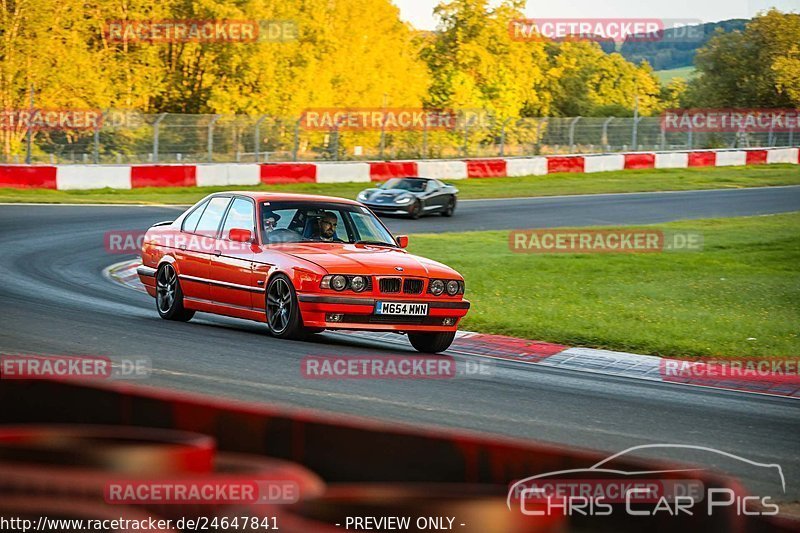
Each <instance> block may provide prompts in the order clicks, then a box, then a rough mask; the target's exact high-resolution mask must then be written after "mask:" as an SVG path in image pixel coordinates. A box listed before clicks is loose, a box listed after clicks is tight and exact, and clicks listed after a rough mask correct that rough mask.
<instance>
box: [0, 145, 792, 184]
mask: <svg viewBox="0 0 800 533" xmlns="http://www.w3.org/2000/svg"><path fill="white" fill-rule="evenodd" d="M799 152H800V151H799V150H798V149H797V148H768V149H767V148H762V149H755V150H697V151H692V152H636V153H629V154H598V155H558V156H536V157H518V158H517V157H510V158H502V157H494V158H477V159H464V160H458V159H444V160H427V161H368V162H327V161H326V162H308V163H216V164H213V163H210V164H198V165H32V166H28V165H0V187H13V188H36V189H58V190H76V189H101V188H105V187H110V188H112V189H132V188H137V187H205V186H226V187H227V186H236V185H258V184H259V183H264V184H275V183H346V182H363V183H369V182H373V181H384V180H387V179H390V178H394V177H401V176H425V177H429V178H438V179H447V180H454V179H464V178H499V177H519V176H540V175H544V174H554V173H557V172H576V173H592V172H609V171H615V170H635V169H648V168H689V167H726V166H739V165H765V164H775V163H791V164H800V153H799Z"/></svg>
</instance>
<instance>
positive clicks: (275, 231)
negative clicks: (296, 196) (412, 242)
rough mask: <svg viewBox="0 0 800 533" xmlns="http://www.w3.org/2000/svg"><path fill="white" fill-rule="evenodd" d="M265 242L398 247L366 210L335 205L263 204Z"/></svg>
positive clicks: (305, 203) (386, 231) (319, 203)
mask: <svg viewBox="0 0 800 533" xmlns="http://www.w3.org/2000/svg"><path fill="white" fill-rule="evenodd" d="M259 224H260V231H261V238H262V242H264V243H265V244H278V243H285V242H339V243H358V242H361V243H368V244H377V245H385V246H396V243H395V241H394V238H393V237H392V235H391V233H389V231H388V230H387V229H386V228H385V227H384V225H383V224H381V222H380V221H379V220H378V219H377V218H376V217H375V215H373V214H372V212H371V211H370V210H369V209H367V208H366V207H363V206H360V205H349V204H338V203H335V202H262V203H261V216H260V222H259Z"/></svg>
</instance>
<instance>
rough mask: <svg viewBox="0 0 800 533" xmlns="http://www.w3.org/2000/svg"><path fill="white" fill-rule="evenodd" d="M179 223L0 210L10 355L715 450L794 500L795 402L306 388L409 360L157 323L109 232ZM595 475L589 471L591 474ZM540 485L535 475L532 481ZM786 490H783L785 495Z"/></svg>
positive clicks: (633, 386) (560, 208) (730, 193)
mask: <svg viewBox="0 0 800 533" xmlns="http://www.w3.org/2000/svg"><path fill="white" fill-rule="evenodd" d="M795 210H800V187H780V188H777V187H776V188H765V189H751V190H724V191H700V192H685V193H653V194H628V195H599V196H582V197H573V198H568V197H560V198H542V199H513V200H500V201H485V200H480V201H474V202H463V203H462V204H461V205H460V206H459V209H458V210H457V212H456V216H455V217H454V218H453V219H446V218H442V217H431V218H427V219H421V220H418V221H406V220H397V219H390V220H389V221H388V224H389V226H390V227H391V229H392V230H393V231H396V232H399V233H412V232H429V231H430V232H433V231H460V230H479V229H501V228H525V227H542V226H559V225H574V226H580V225H588V224H623V223H625V224H627V223H636V224H639V223H653V222H661V221H666V220H675V219H683V218H707V217H717V216H720V217H721V216H736V215H755V214H764V213H775V212H787V211H795ZM176 214H177V211H176V210H175V208H161V207H130V206H115V207H102V206H21V205H19V206H14V205H3V206H0V228H1V229H2V230H1V231H0V249H2V255H0V275H1V277H0V279H2V284H0V309H2V312H0V313H1V315H0V350H2V351H3V352H4V353H9V352H12V353H13V352H19V353H26V354H37V353H39V354H64V355H67V354H75V355H77V354H83V355H106V356H112V357H133V356H143V355H144V356H147V357H149V358H150V359H151V360H152V363H153V367H154V369H155V370H154V374H153V376H152V377H151V378H150V379H147V380H146V382H145V383H142V384H145V385H153V386H161V387H169V388H172V389H177V390H187V391H192V392H197V393H203V394H211V395H215V396H219V397H227V398H236V399H244V400H248V401H255V402H269V403H279V404H282V405H285V406H289V407H302V408H313V409H317V410H324V411H327V412H335V413H343V414H351V415H360V416H364V417H371V418H379V419H383V420H392V421H398V422H401V423H406V424H427V425H439V426H446V427H456V428H462V429H469V430H477V431H482V432H490V433H498V434H505V435H510V436H514V437H520V438H525V439H537V440H542V441H548V442H553V443H562V444H567V445H572V446H576V447H587V448H593V449H600V450H605V451H608V452H609V453H613V452H618V451H621V450H624V449H626V448H629V447H631V446H635V445H639V444H647V443H682V444H692V445H699V446H708V447H714V448H719V449H721V450H724V451H726V452H729V453H732V454H736V455H740V456H742V457H746V458H748V459H750V460H752V461H758V462H763V463H777V464H780V465H781V466H782V468H783V473H784V475H785V477H786V494H781V493H780V490H779V488H778V490H777V491H776V489H775V487H776V480H775V479H774V477H773V476H772V475H770V473H769V472H766V471H765V470H764V469H754V468H752V467H747V465H742V464H738V463H720V462H717V461H711V458H710V456H708V455H706V456H696V457H695V456H688V455H685V454H683V453H681V452H673V453H662V455H659V457H664V458H672V459H681V458H682V459H688V460H692V461H696V462H700V463H704V464H709V465H711V466H714V467H717V468H721V469H724V470H727V471H729V472H731V473H733V474H734V475H737V476H739V477H740V478H741V479H742V480H743V481H744V483H745V485H746V486H747V487H748V488H749V489H750V490H751V491H754V492H756V493H762V494H764V493H768V494H770V495H772V496H773V497H774V498H775V499H776V500H778V501H797V500H800V455H798V450H799V449H800V402H798V401H797V400H793V399H788V398H778V397H767V396H760V395H755V394H746V393H736V392H728V391H721V390H711V389H703V388H693V387H685V386H680V385H674V384H667V383H651V382H641V381H636V380H629V379H625V378H615V377H606V376H601V375H592V374H584V373H575V372H570V371H565V370H559V369H552V368H544V367H537V366H521V365H518V364H516V363H513V362H507V363H499V364H498V365H499V366H496V367H495V368H494V372H493V375H492V376H487V377H482V378H471V379H452V380H397V381H391V380H390V381H374V380H346V381H338V380H307V379H304V378H303V377H302V376H301V373H300V360H301V359H302V358H303V357H304V356H307V355H345V356H347V355H366V354H391V353H407V354H410V353H415V352H413V351H412V350H411V348H410V347H409V348H408V350H407V351H404V350H403V349H402V348H398V347H397V346H394V345H380V344H378V343H375V342H371V341H365V340H357V339H353V338H350V337H347V336H344V335H339V334H335V333H326V334H323V335H320V336H318V337H319V339H318V340H316V341H314V342H292V341H281V340H276V339H273V338H271V337H269V336H268V335H267V334H266V333H265V327H264V326H263V325H261V324H256V323H251V322H246V321H239V320H233V319H226V318H222V317H212V316H209V315H198V317H196V318H195V319H194V320H193V321H192V322H190V323H188V324H184V323H171V322H167V321H164V320H161V319H160V318H159V317H158V315H157V314H156V311H155V306H154V303H153V300H152V299H150V298H149V297H147V296H145V295H144V294H142V293H139V292H136V291H132V290H130V289H128V288H125V287H123V286H120V285H117V284H115V283H112V282H110V281H109V280H107V279H105V278H104V277H103V275H102V271H103V269H104V268H105V267H107V266H108V265H110V264H112V263H115V262H118V261H121V260H125V259H128V258H130V257H131V256H121V255H110V254H108V253H107V252H106V251H105V250H104V247H103V234H104V232H106V231H108V230H112V229H113V230H124V229H130V230H135V229H143V228H146V227H147V226H149V225H150V224H151V223H153V222H156V221H160V220H164V219H170V218H173V217H174V216H175V215H176ZM587 466H588V465H587ZM531 474H537V472H532V473H531ZM778 487H779V485H778Z"/></svg>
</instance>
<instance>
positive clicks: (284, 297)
mask: <svg viewBox="0 0 800 533" xmlns="http://www.w3.org/2000/svg"><path fill="white" fill-rule="evenodd" d="M267 326H268V327H269V331H270V333H272V335H273V336H274V337H277V338H279V339H297V338H300V337H302V336H303V334H304V333H305V332H304V330H303V321H302V319H301V317H300V306H299V305H298V303H297V292H296V291H295V290H294V286H293V285H292V282H291V280H289V278H288V277H286V276H285V275H284V274H276V275H275V276H273V278H272V280H270V282H269V285H268V286H267Z"/></svg>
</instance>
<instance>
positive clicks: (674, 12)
mask: <svg viewBox="0 0 800 533" xmlns="http://www.w3.org/2000/svg"><path fill="white" fill-rule="evenodd" d="M393 2H394V3H395V5H397V6H398V7H399V8H400V16H401V17H402V18H403V19H404V20H406V21H408V22H410V23H411V24H413V25H414V27H415V28H417V29H421V30H433V29H435V28H436V19H435V18H434V16H433V13H432V11H433V7H434V6H435V5H437V4H438V3H439V2H440V0H393ZM770 7H776V8H778V9H780V10H781V11H793V12H800V0H663V1H653V0H650V1H647V0H645V1H642V0H560V1H559V0H556V1H554V0H528V2H527V5H526V9H525V15H526V16H528V17H545V18H579V17H580V18H658V19H699V20H702V21H703V22H717V21H719V20H727V19H732V18H750V17H752V16H753V15H755V14H756V13H758V12H759V11H764V10H767V9H769V8H770Z"/></svg>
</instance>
